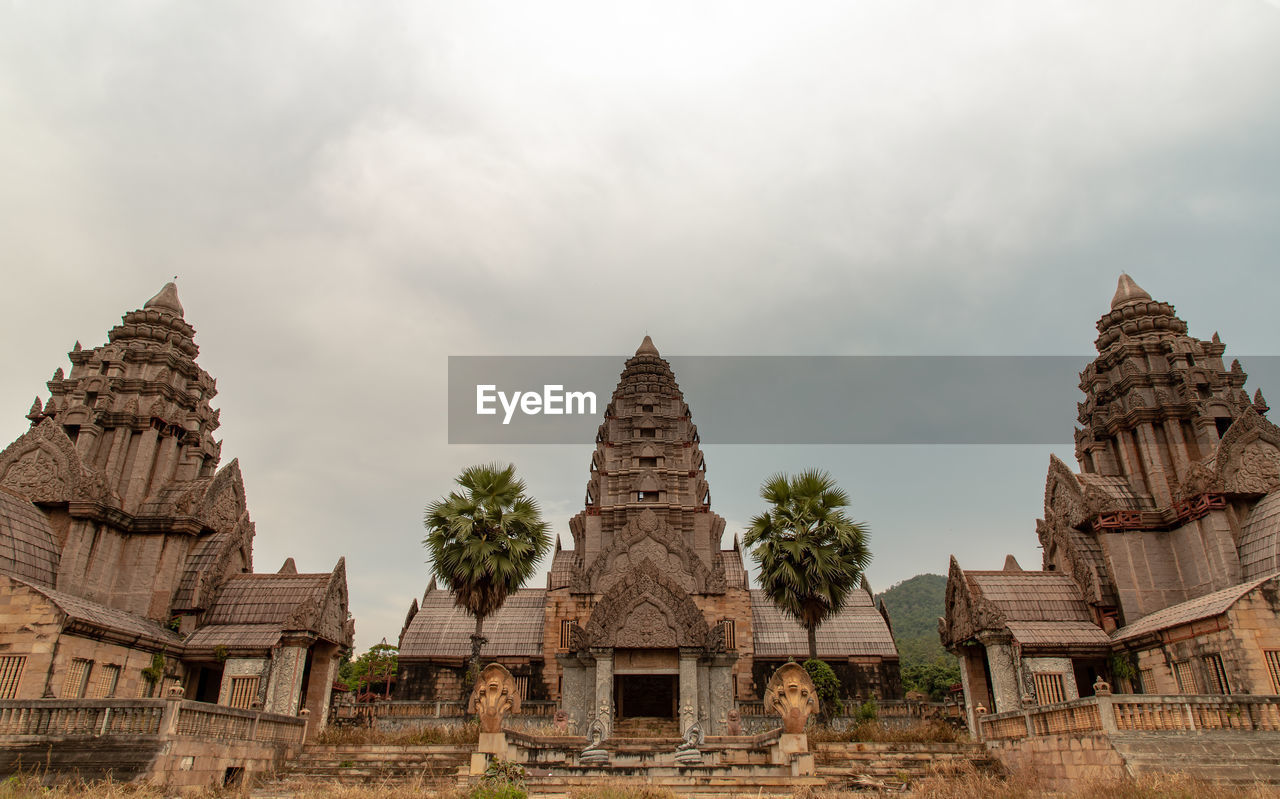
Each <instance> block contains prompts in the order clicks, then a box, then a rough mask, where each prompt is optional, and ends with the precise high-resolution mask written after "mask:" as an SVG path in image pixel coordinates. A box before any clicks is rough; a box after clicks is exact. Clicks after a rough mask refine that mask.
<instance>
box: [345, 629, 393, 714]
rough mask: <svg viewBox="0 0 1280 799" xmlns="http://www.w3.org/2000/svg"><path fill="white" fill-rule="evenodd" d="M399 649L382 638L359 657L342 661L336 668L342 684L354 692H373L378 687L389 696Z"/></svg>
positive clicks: (385, 695) (384, 694)
mask: <svg viewBox="0 0 1280 799" xmlns="http://www.w3.org/2000/svg"><path fill="white" fill-rule="evenodd" d="M399 654H400V651H399V650H398V649H396V647H394V646H392V645H391V644H388V643H387V642H386V640H385V639H384V640H383V641H382V643H380V644H374V645H373V646H371V647H369V649H368V651H367V652H365V653H364V654H363V655H361V656H360V657H358V658H356V659H354V660H349V661H347V662H346V663H343V664H342V665H341V666H340V667H339V669H338V678H339V679H340V680H342V683H343V685H346V686H347V688H350V689H351V690H352V691H355V692H356V693H364V692H374V691H377V690H378V689H379V688H381V689H382V694H383V696H384V697H386V698H388V699H389V698H390V694H391V680H392V679H394V678H395V676H396V671H397V670H398V669H399Z"/></svg>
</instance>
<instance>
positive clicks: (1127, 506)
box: [1076, 473, 1152, 510]
mask: <svg viewBox="0 0 1280 799" xmlns="http://www.w3.org/2000/svg"><path fill="white" fill-rule="evenodd" d="M1076 479H1077V480H1079V481H1080V484H1081V485H1082V486H1084V487H1085V488H1086V489H1088V488H1096V489H1097V490H1099V491H1101V492H1102V493H1104V494H1106V495H1107V496H1108V497H1110V498H1111V499H1112V500H1113V501H1115V503H1116V504H1117V505H1118V506H1119V507H1120V508H1122V509H1124V510H1147V509H1149V508H1151V507H1152V504H1151V503H1150V502H1143V500H1142V497H1140V496H1138V495H1137V494H1135V493H1133V488H1132V487H1131V486H1130V485H1129V480H1128V478H1125V477H1118V476H1115V475H1102V474H1089V473H1084V474H1077V475H1076Z"/></svg>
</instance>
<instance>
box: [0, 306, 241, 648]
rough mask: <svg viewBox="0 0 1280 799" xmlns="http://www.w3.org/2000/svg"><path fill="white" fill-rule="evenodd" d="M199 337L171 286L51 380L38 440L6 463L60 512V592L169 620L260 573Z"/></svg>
mask: <svg viewBox="0 0 1280 799" xmlns="http://www.w3.org/2000/svg"><path fill="white" fill-rule="evenodd" d="M194 336H195V329H194V328H193V327H192V326H191V325H189V324H188V323H187V322H186V320H184V319H183V311H182V304H181V303H180V302H179V301H178V290H177V287H176V286H175V285H174V284H173V283H168V284H166V285H165V286H164V288H162V289H161V290H160V292H159V293H158V294H156V295H155V296H154V297H152V298H151V299H149V300H147V302H146V303H145V304H144V305H143V307H142V308H141V309H139V310H136V311H130V312H129V313H126V314H125V315H124V317H123V319H122V321H121V324H119V325H116V326H115V327H114V328H112V329H111V331H110V332H109V333H108V334H107V343H106V344H103V345H102V346H99V347H95V348H93V349H91V350H88V349H83V348H82V347H81V346H80V342H76V344H75V347H74V348H73V349H72V351H71V352H70V353H68V357H69V358H70V360H71V373H70V374H69V375H64V374H63V370H62V369H61V368H59V369H58V370H57V371H56V372H54V374H53V378H52V379H51V380H50V381H49V383H48V388H49V391H50V394H51V395H52V396H50V398H49V400H48V402H46V403H43V404H41V402H40V400H39V398H38V397H37V399H36V402H35V404H34V405H33V406H32V408H31V412H30V413H29V414H28V416H27V418H28V419H30V420H31V430H30V432H28V433H27V434H26V435H24V436H23V437H22V438H20V439H18V441H15V442H14V443H13V444H12V445H10V446H9V447H8V448H6V449H5V450H4V452H3V453H0V485H6V486H9V487H11V488H13V489H15V490H17V491H19V492H20V493H21V494H22V495H23V496H26V497H29V498H30V499H31V500H32V501H34V502H36V503H39V504H40V505H41V507H42V508H43V509H44V510H45V512H46V513H47V514H48V515H49V518H50V521H51V524H52V526H53V530H54V532H55V535H56V536H57V539H58V540H57V542H56V543H57V545H58V547H59V549H60V550H61V558H60V562H59V564H58V569H57V588H58V589H59V590H62V591H67V592H70V593H74V594H77V595H79V596H84V597H86V598H89V599H92V600H94V601H97V602H101V603H102V604H104V605H108V606H111V607H115V608H119V609H120V610H126V611H129V612H131V613H136V614H138V615H142V616H147V617H150V618H152V619H155V620H157V621H164V622H168V621H169V620H170V619H171V618H172V617H173V616H174V615H183V614H184V613H185V614H191V615H194V614H196V613H198V612H199V611H200V610H201V609H203V608H206V607H208V605H209V603H210V602H211V601H212V598H213V592H214V590H215V589H216V587H217V586H218V585H219V584H220V583H221V582H222V581H223V580H224V579H225V578H226V577H227V576H229V575H232V574H238V573H241V572H247V571H251V570H252V562H251V558H252V554H251V553H252V542H253V534H254V531H253V523H252V522H251V521H250V520H249V515H248V512H247V510H246V507H245V498H244V485H243V481H242V479H241V477H240V469H239V465H238V464H237V463H236V462H235V461H232V462H231V463H229V464H227V465H226V466H225V467H223V468H222V470H221V471H219V472H218V473H217V474H216V476H215V469H217V466H218V460H219V456H220V452H221V449H222V445H221V444H220V443H219V442H217V441H215V440H214V438H213V431H214V430H216V429H217V428H218V412H217V411H215V410H213V409H212V408H211V407H210V405H209V400H210V399H211V398H212V397H213V396H214V395H215V394H216V393H217V390H216V388H215V383H214V380H213V378H212V377H210V376H209V374H208V373H207V372H206V371H204V370H203V369H201V368H200V367H199V366H198V365H197V364H196V362H195V358H196V355H197V353H198V352H199V348H198V347H197V346H196V344H195V340H194ZM189 556H190V557H189ZM192 620H193V619H188V620H187V621H184V622H183V623H184V624H187V625H188V626H190V625H189V622H190V621H192Z"/></svg>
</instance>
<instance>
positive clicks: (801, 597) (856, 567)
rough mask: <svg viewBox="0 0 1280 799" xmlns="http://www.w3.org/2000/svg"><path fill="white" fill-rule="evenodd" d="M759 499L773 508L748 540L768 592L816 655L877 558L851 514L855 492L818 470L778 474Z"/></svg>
mask: <svg viewBox="0 0 1280 799" xmlns="http://www.w3.org/2000/svg"><path fill="white" fill-rule="evenodd" d="M760 496H761V497H762V498H763V499H764V500H766V501H767V502H768V503H769V505H770V507H769V509H768V510H767V511H765V512H764V513H761V514H760V515H758V516H756V517H755V518H753V519H752V520H751V527H750V529H748V530H747V535H746V538H745V541H744V543H745V544H746V545H747V547H749V548H750V549H751V556H752V557H753V558H754V559H755V561H756V563H758V564H760V583H761V587H762V588H763V589H764V592H765V595H766V596H768V597H769V599H770V600H772V601H773V603H774V604H775V605H777V606H778V607H779V608H781V609H782V611H783V612H785V613H787V614H788V615H790V616H793V617H795V619H796V621H798V622H800V624H801V625H802V626H804V628H805V630H806V631H807V632H808V633H809V659H810V660H817V659H818V625H820V624H822V622H824V621H826V620H827V619H828V618H830V617H831V616H833V615H835V614H836V613H837V612H839V610H840V608H841V606H842V605H843V604H844V601H845V599H846V598H848V596H849V593H850V592H851V591H853V590H854V588H855V587H857V585H858V583H859V581H860V579H861V577H862V573H863V571H864V570H865V569H866V568H867V566H868V565H869V564H870V563H871V552H870V550H868V549H867V528H866V527H865V526H864V525H861V524H859V523H857V522H855V521H853V520H851V519H850V518H849V517H848V516H847V515H845V510H844V509H845V508H847V507H848V506H849V495H848V494H847V493H845V491H844V490H843V489H842V488H840V487H839V486H838V485H836V482H835V480H834V479H832V477H831V475H830V474H827V473H826V472H824V471H821V470H819V469H808V470H806V471H804V472H801V473H800V474H798V475H796V476H795V477H788V476H787V475H785V474H782V473H779V474H775V475H773V476H772V477H770V478H769V479H768V480H766V481H765V483H764V485H762V486H761V487H760Z"/></svg>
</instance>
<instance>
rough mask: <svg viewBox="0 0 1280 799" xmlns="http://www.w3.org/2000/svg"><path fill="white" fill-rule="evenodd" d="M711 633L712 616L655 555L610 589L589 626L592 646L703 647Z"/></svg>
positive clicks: (588, 639)
mask: <svg viewBox="0 0 1280 799" xmlns="http://www.w3.org/2000/svg"><path fill="white" fill-rule="evenodd" d="M708 635H709V631H708V629H707V621H706V619H705V618H704V617H703V615H702V611H700V610H698V606H697V605H696V604H694V602H693V599H692V597H690V596H689V593H688V592H687V591H685V590H684V589H683V588H682V587H681V586H680V585H679V584H677V583H675V582H674V581H672V580H671V579H669V577H668V576H667V575H666V574H664V573H662V572H661V571H660V570H659V569H658V567H657V566H656V565H654V563H653V562H652V561H649V560H646V561H643V562H642V563H640V564H639V565H638V566H636V568H634V569H633V570H632V571H631V572H630V573H629V574H628V575H627V576H626V578H625V579H623V580H621V581H619V582H617V583H615V584H614V586H613V587H612V588H610V589H609V590H608V591H607V592H606V593H605V595H604V596H603V597H602V598H601V600H600V602H599V604H597V605H596V606H595V609H594V610H592V612H591V618H590V619H589V620H588V621H587V627H586V637H587V641H588V643H589V644H590V646H603V647H611V646H624V647H625V646H635V647H645V648H648V647H658V646H662V647H667V646H684V647H699V648H702V647H705V646H706V645H707V641H708ZM646 640H649V641H658V640H661V641H664V642H667V641H669V643H661V644H659V643H643V641H646Z"/></svg>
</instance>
